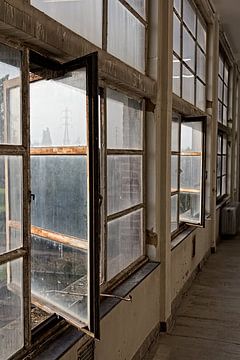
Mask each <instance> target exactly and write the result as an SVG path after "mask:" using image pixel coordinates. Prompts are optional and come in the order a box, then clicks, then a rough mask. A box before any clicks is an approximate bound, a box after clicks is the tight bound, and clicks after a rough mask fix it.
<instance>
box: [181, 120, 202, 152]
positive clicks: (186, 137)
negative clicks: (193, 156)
mask: <svg viewBox="0 0 240 360" xmlns="http://www.w3.org/2000/svg"><path fill="white" fill-rule="evenodd" d="M181 151H182V152H201V151H202V123H201V122H196V123H195V122H189V123H187V122H186V123H182V128H181Z"/></svg>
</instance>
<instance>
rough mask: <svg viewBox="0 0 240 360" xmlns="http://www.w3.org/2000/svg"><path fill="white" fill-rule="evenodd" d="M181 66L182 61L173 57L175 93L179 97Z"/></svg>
mask: <svg viewBox="0 0 240 360" xmlns="http://www.w3.org/2000/svg"><path fill="white" fill-rule="evenodd" d="M180 66H181V64H180V61H179V60H178V59H177V58H176V57H175V56H173V92H174V93H175V94H176V95H178V96H180V95H181V78H180V77H181V72H180Z"/></svg>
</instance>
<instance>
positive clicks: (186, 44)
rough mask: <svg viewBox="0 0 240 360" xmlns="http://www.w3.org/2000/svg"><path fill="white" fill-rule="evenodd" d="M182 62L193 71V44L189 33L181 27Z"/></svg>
mask: <svg viewBox="0 0 240 360" xmlns="http://www.w3.org/2000/svg"><path fill="white" fill-rule="evenodd" d="M183 61H185V63H187V65H188V66H189V67H190V68H191V69H192V70H193V71H195V42H194V40H193V38H192V37H191V35H190V34H189V32H188V31H187V30H186V29H185V28H184V27H183Z"/></svg>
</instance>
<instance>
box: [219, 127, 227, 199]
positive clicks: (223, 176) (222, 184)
mask: <svg viewBox="0 0 240 360" xmlns="http://www.w3.org/2000/svg"><path fill="white" fill-rule="evenodd" d="M227 147H228V146H227V135H225V134H224V133H221V132H219V134H218V147H217V149H218V150H217V198H218V199H219V198H221V197H222V196H224V195H226V194H227V166H228V161H227V160H228V151H227Z"/></svg>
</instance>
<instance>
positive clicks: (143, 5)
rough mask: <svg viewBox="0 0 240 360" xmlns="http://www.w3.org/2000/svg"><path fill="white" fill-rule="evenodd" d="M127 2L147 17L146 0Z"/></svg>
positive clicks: (130, 0)
mask: <svg viewBox="0 0 240 360" xmlns="http://www.w3.org/2000/svg"><path fill="white" fill-rule="evenodd" d="M127 2H128V3H129V5H131V6H132V7H133V9H134V10H136V11H137V12H138V13H139V15H141V16H142V17H143V18H146V0H127Z"/></svg>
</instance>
